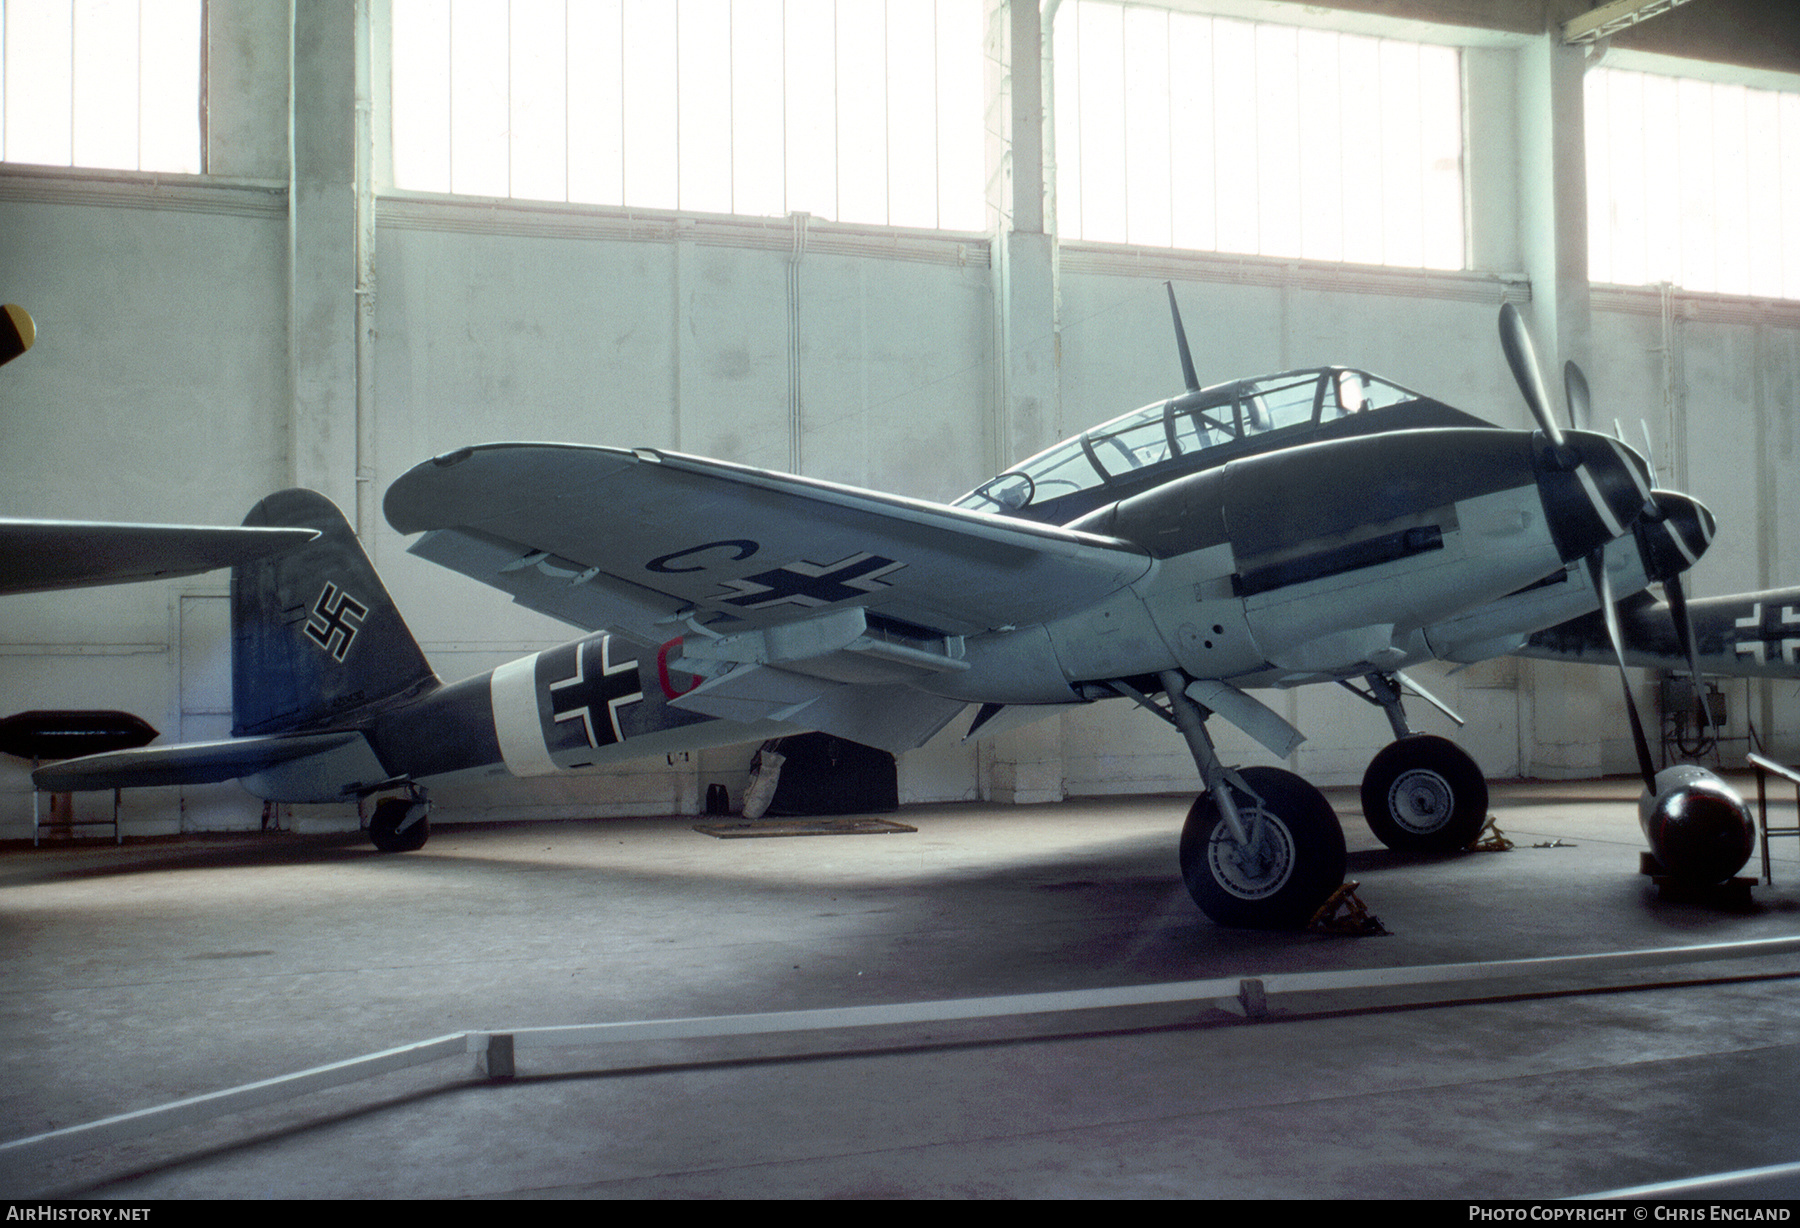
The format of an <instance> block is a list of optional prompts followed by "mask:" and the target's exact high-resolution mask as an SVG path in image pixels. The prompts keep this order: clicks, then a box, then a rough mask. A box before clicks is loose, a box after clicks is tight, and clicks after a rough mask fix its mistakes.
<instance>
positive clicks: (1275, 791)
mask: <svg viewBox="0 0 1800 1228" xmlns="http://www.w3.org/2000/svg"><path fill="white" fill-rule="evenodd" d="M1240 774H1241V775H1242V776H1243V778H1244V783H1245V784H1247V785H1249V786H1250V788H1251V789H1253V790H1255V791H1256V793H1257V794H1258V795H1260V796H1261V798H1262V804H1261V805H1260V806H1259V805H1258V804H1257V803H1256V801H1255V800H1254V799H1252V798H1247V797H1244V796H1243V795H1242V794H1241V793H1240V794H1238V795H1237V802H1238V813H1239V814H1240V815H1241V816H1242V817H1243V819H1244V821H1245V823H1246V824H1250V823H1251V822H1253V821H1254V822H1255V823H1256V830H1257V831H1258V832H1260V834H1261V840H1260V841H1259V845H1260V847H1261V848H1262V850H1263V851H1264V852H1265V856H1264V857H1263V858H1261V859H1260V861H1259V862H1258V864H1256V865H1253V866H1250V867H1246V866H1245V865H1244V863H1243V862H1242V861H1241V860H1240V859H1239V858H1238V857H1237V856H1235V853H1236V851H1237V847H1238V846H1237V842H1236V841H1235V840H1234V839H1233V838H1232V835H1231V828H1230V826H1229V825H1228V824H1227V823H1225V821H1224V818H1223V816H1222V815H1221V814H1220V813H1219V807H1218V804H1217V803H1216V802H1215V801H1214V800H1213V797H1212V794H1210V793H1202V794H1201V795H1200V796H1199V797H1198V798H1197V799H1195V801H1194V806H1193V809H1191V810H1189V811H1188V817H1187V825H1186V826H1185V827H1183V828H1182V829H1181V877H1182V878H1183V879H1184V880H1186V882H1187V889H1188V894H1189V895H1191V896H1193V897H1194V903H1196V904H1198V905H1199V906H1200V911H1201V912H1203V913H1205V914H1206V915H1207V916H1209V917H1211V918H1212V919H1213V920H1214V921H1215V922H1217V923H1218V924H1220V925H1231V926H1237V927H1239V928H1242V929H1295V928H1297V927H1299V926H1302V925H1305V924H1306V923H1307V921H1309V920H1311V919H1312V915H1313V914H1314V913H1315V912H1317V911H1318V910H1319V906H1320V905H1321V904H1323V903H1324V902H1325V901H1326V899H1328V898H1329V897H1330V895H1331V893H1332V892H1333V891H1336V890H1337V889H1338V887H1339V886H1340V885H1341V884H1342V883H1343V881H1344V829H1343V828H1342V827H1340V826H1339V825H1338V817H1337V814H1336V813H1335V812H1334V811H1333V810H1332V809H1331V803H1330V802H1328V801H1326V800H1325V795H1324V794H1322V793H1320V792H1319V791H1318V790H1317V789H1315V788H1313V787H1312V786H1311V785H1309V784H1307V783H1306V782H1305V781H1304V780H1302V779H1300V778H1299V777H1298V776H1296V775H1294V774H1293V773H1292V772H1284V771H1282V770H1281V769H1280V768H1271V767H1253V768H1245V769H1244V770H1243V772H1242V773H1240Z"/></svg>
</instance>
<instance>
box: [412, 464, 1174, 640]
mask: <svg viewBox="0 0 1800 1228" xmlns="http://www.w3.org/2000/svg"><path fill="white" fill-rule="evenodd" d="M385 510H386V512H387V517H388V520H389V522H390V523H391V524H392V525H393V526H394V528H395V529H397V530H399V531H400V532H401V533H420V532H422V533H424V534H425V536H424V537H422V538H421V539H420V540H419V541H417V542H415V543H414V544H413V546H412V547H411V552H412V553H414V554H417V555H419V556H420V557H422V558H426V559H430V560H431V561H433V562H436V563H440V564H442V565H443V566H446V567H449V568H451V569H452V570H455V571H460V572H462V573H463V574H465V575H468V576H470V577H472V578H473V579H476V580H480V581H481V582H482V583H484V584H488V585H491V586H493V587H495V588H498V589H500V590H502V591H504V592H507V593H509V594H510V595H511V596H512V598H513V600H515V601H516V602H518V603H519V604H521V605H523V606H526V607H527V608H530V609H534V610H537V611H539V612H541V613H545V614H549V615H551V616H552V617H555V618H558V619H561V620H563V621H565V622H568V623H571V624H572V625H574V626H577V627H581V628H583V629H585V630H590V631H591V630H597V629H600V628H610V629H615V630H621V631H627V632H631V633H634V634H637V635H639V636H642V637H643V638H645V639H648V640H650V641H651V642H653V643H654V642H659V641H661V640H665V639H667V638H669V637H670V636H671V635H673V634H678V633H679V627H678V626H677V624H679V623H681V622H683V621H687V620H689V619H692V620H695V621H697V622H699V623H701V624H704V625H706V626H708V627H709V629H716V630H717V631H718V632H721V633H729V632H733V631H739V630H757V629H764V628H769V627H778V626H781V625H783V624H787V623H792V622H796V621H799V620H802V619H810V618H815V617H817V616H818V615H819V614H821V613H823V612H825V611H827V610H835V609H839V608H844V609H848V608H852V607H859V608H861V609H862V610H864V611H865V613H866V614H867V615H869V616H871V618H872V619H881V620H887V621H888V622H890V623H892V624H894V625H897V626H900V627H902V628H908V629H915V630H922V631H926V632H929V633H931V634H934V635H942V636H957V635H972V634H977V633H980V632H983V631H987V630H991V629H994V628H998V627H1007V626H1019V625H1030V624H1032V623H1036V622H1041V621H1044V620H1046V619H1048V618H1050V617H1053V616H1055V615H1057V614H1059V613H1062V612H1066V611H1067V610H1068V609H1069V608H1071V607H1079V606H1081V605H1085V604H1088V603H1090V602H1094V601H1098V600H1099V599H1101V598H1102V597H1104V596H1106V595H1107V594H1108V593H1111V592H1114V591H1116V590H1118V589H1120V588H1123V587H1124V586H1125V585H1127V584H1130V583H1131V582H1132V581H1134V580H1136V579H1138V578H1140V577H1141V576H1143V575H1144V574H1145V573H1146V572H1147V571H1148V570H1149V569H1150V567H1151V566H1152V565H1153V564H1152V560H1151V559H1150V558H1149V557H1148V555H1146V554H1145V553H1144V552H1143V551H1142V550H1141V549H1139V548H1138V547H1137V546H1135V545H1132V544H1130V543H1127V542H1123V541H1119V540H1117V539H1114V538H1108V537H1101V536H1097V535H1095V534H1090V533H1082V532H1079V531H1075V530H1069V529H1063V528H1058V527H1055V526H1046V525H1040V524H1033V523H1030V522H1026V521H1017V520H1010V519H1007V518H1004V517H999V516H990V515H986V514H984V513H980V512H970V511H964V510H962V509H958V508H950V507H944V506H941V505H938V504H933V503H927V502H924V501H920V500H913V499H905V498H901V497H898V496H894V495H885V494H879V493H876V492H872V491H865V490H858V489H856V488H854V487H848V486H839V485H835V484H832V483H828V482H821V481H817V480H814V479H809V478H799V477H793V476H790V475H786V474H778V473H770V472H768V471H765V470H759V469H753V468H750V467H747V466H741V465H732V464H727V463H724V462H720V461H711V460H704V459H701V458H698V457H691V456H685V455H681V454H679V453H671V452H658V451H652V450H649V449H638V450H636V451H626V450H623V449H619V448H602V447H582V446H576V445H563V444H531V443H500V444H486V445H482V446H480V447H474V448H464V449H462V450H460V451H457V452H452V453H449V454H447V455H445V456H440V457H437V458H435V459H433V460H430V461H427V462H425V463H424V464H421V465H418V466H416V467H415V468H413V469H412V470H411V471H409V472H408V473H406V474H404V475H403V476H402V477H401V478H400V479H399V480H398V481H396V482H395V483H394V484H393V486H391V487H390V488H389V490H388V494H387V499H386V504H385Z"/></svg>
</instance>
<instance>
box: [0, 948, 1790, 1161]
mask: <svg viewBox="0 0 1800 1228" xmlns="http://www.w3.org/2000/svg"><path fill="white" fill-rule="evenodd" d="M1795 952H1800V937H1794V938H1764V939H1758V940H1756V941H1752V942H1723V943H1711V944H1707V945H1703V946H1687V947H1657V948H1653V949H1651V950H1647V951H1608V952H1601V953H1597V954H1590V955H1562V956H1549V957H1545V958H1540V959H1512V960H1500V961H1496V962H1489V963H1462V964H1426V965H1421V966H1418V967H1406V968H1354V969H1347V970H1344V971H1340V972H1280V973H1272V974H1268V975H1265V976H1260V977H1215V978H1212V979H1210V980H1201V981H1175V982H1168V983H1163V984H1156V985H1126V986H1119V987H1115V988H1108V989H1074V990H1066V991H1062V992H1057V993H1034V994H1010V995H1005V996H1000V997H988V998H953V999H947V1000H944V1001H937V1002H896V1003H887V1004H883V1005H878V1006H846V1007H832V1008H824V1009H817V1010H800V1011H774V1012H769V1013H764V1014H757V1015H710V1016H701V1017H697V1018H692V1019H653V1020H643V1021H632V1022H623V1023H594V1024H576V1025H571V1026H566V1027H542V1028H515V1029H512V1030H510V1031H498V1030H495V1031H470V1032H455V1033H451V1034H449V1035H447V1036H439V1037H435V1038H433V1039H431V1040H422V1041H417V1042H414V1043H412V1044H408V1045H401V1046H398V1047H396V1048H393V1049H384V1050H382V1051H380V1052H379V1053H371V1054H367V1055H365V1056H363V1057H355V1058H347V1059H345V1060H344V1061H341V1062H333V1063H331V1064H329V1065H326V1066H315V1067H312V1068H311V1069H309V1070H302V1071H297V1072H295V1073H294V1074H288V1075H279V1076H277V1077H275V1078H272V1079H264V1080H262V1081H260V1082H257V1083H247V1084H244V1085H243V1086H240V1087H230V1088H225V1089H224V1090H222V1091H216V1092H208V1093H206V1094H205V1095H201V1096H191V1097H188V1098H187V1099H184V1100H177V1101H173V1102H172V1103H169V1104H162V1105H155V1106H152V1107H150V1108H144V1109H137V1110H135V1111H133V1112H130V1113H121V1114H119V1115H118V1116H115V1117H106V1118H102V1119H101V1120H99V1121H92V1122H86V1123H83V1124H81V1125H75V1126H65V1127H63V1128H62V1129H60V1130H51V1131H49V1132H47V1133H44V1134H35V1135H31V1136H29V1137H27V1138H21V1139H14V1140H12V1141H11V1142H7V1143H0V1163H7V1164H18V1163H32V1162H38V1161H44V1160H49V1159H52V1158H54V1157H57V1156H61V1155H68V1154H71V1153H74V1152H78V1151H85V1150H88V1149H89V1148H93V1147H99V1146H103V1145H105V1144H107V1143H113V1142H118V1141H120V1140H121V1139H126V1138H134V1137H139V1136H142V1135H146V1134H154V1133H156V1132H157V1131H160V1130H168V1129H173V1128H174V1127H177V1126H185V1125H193V1124H195V1123H196V1122H201V1121H206V1120H208V1119H210V1118H214V1117H220V1116H223V1115H225V1114H227V1113H235V1112H239V1111H242V1110H244V1109H248V1108H255V1107H258V1106H261V1105H265V1104H271V1103H274V1102H275V1101H278V1100H285V1099H289V1098H291V1097H294V1096H300V1095H304V1094H306V1093H308V1092H315V1091H322V1090H324V1089H325V1088H328V1087H336V1086H339V1085H341V1084H344V1083H351V1082H354V1081H356V1080H358V1079H366V1078H370V1077H372V1076H374V1075H379V1074H386V1073H388V1072H390V1071H394V1070H401V1069H405V1068H406V1067H409V1066H419V1065H423V1064H425V1063H427V1062H436V1061H440V1060H442V1059H444V1058H447V1057H452V1056H455V1055H457V1054H468V1053H474V1054H480V1055H483V1058H484V1061H485V1063H486V1068H487V1070H488V1072H489V1074H491V1075H494V1076H502V1075H510V1074H512V1073H513V1071H512V1054H513V1052H514V1050H515V1049H547V1048H555V1047H564V1046H574V1045H596V1044H610V1043H617V1042H620V1041H643V1040H697V1039H703V1038H707V1037H724V1036H751V1035H774V1034H781V1033H795V1032H817V1031H825V1030H829V1029H834V1028H861V1027H879V1026H882V1025H892V1024H905V1023H944V1022H949V1021H952V1020H958V1019H997V1018H1004V1017H1008V1016H1016V1015H1042V1014H1051V1013H1055V1012H1062V1011H1083V1010H1104V1009H1107V1008H1117V1007H1126V1006H1151V1005H1158V1004H1166V1003H1173V1002H1218V1003H1219V1004H1221V1005H1228V1006H1235V1007H1237V1008H1238V1009H1251V1010H1252V1013H1254V1011H1255V1010H1256V1009H1260V1007H1261V1005H1262V1003H1263V1002H1264V1001H1265V1000H1266V996H1267V995H1271V994H1283V993H1307V992H1317V991H1321V990H1353V989H1372V988H1379V987H1392V986H1400V985H1433V984H1446V983H1453V982H1471V981H1495V980H1508V979H1515V978H1518V977H1526V976H1555V975H1567V974H1571V973H1583V972H1596V971H1602V970H1613V969H1623V968H1641V967H1656V966H1664V965H1672V964H1688V963H1702V962H1707V961H1712V960H1724V959H1757V958H1763V957H1767V956H1772V955H1787V954H1792V953H1795ZM1253 1004H1254V1006H1253Z"/></svg>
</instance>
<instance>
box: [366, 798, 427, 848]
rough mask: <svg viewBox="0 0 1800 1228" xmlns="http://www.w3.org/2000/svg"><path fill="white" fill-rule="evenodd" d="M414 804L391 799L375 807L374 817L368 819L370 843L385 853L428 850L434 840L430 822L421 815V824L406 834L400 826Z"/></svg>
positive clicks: (410, 800)
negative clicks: (427, 846) (431, 839)
mask: <svg viewBox="0 0 1800 1228" xmlns="http://www.w3.org/2000/svg"><path fill="white" fill-rule="evenodd" d="M423 804H424V803H422V802H419V803H415V802H414V801H412V799H410V798H405V797H390V798H387V799H386V800H385V801H381V802H377V803H376V804H375V813H374V815H373V816H371V817H370V819H369V839H370V841H372V842H373V843H374V845H375V847H376V848H378V849H380V850H381V851H382V852H384V853H411V852H415V851H417V850H418V849H422V848H424V847H425V841H426V840H428V839H430V838H431V819H430V817H429V816H427V815H420V816H419V821H418V822H417V823H414V824H413V825H412V826H411V827H409V828H407V829H406V830H405V831H401V830H400V824H401V823H402V822H403V821H404V820H405V819H406V812H407V811H408V810H411V809H412V808H413V806H414V805H423Z"/></svg>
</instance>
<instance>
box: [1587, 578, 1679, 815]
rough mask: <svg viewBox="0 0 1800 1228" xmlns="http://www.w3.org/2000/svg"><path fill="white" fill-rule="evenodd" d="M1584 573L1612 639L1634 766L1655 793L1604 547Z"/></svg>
mask: <svg viewBox="0 0 1800 1228" xmlns="http://www.w3.org/2000/svg"><path fill="white" fill-rule="evenodd" d="M1588 574H1589V575H1591V576H1592V577H1593V580H1594V592H1595V593H1596V594H1598V595H1599V598H1600V612H1601V614H1602V615H1603V616H1604V617H1605V619H1606V636H1607V638H1608V639H1610V640H1611V641H1612V649H1613V657H1614V659H1616V660H1617V661H1618V663H1619V686H1620V687H1621V688H1622V689H1623V690H1624V692H1625V715H1626V716H1628V717H1630V718H1631V740H1632V744H1633V745H1634V746H1636V747H1637V757H1638V770H1639V771H1641V772H1642V773H1643V775H1644V788H1646V789H1648V790H1649V791H1650V792H1652V793H1655V792H1656V761H1655V760H1654V759H1653V758H1651V756H1650V739H1649V738H1647V737H1645V736H1644V722H1643V721H1642V720H1641V719H1640V718H1639V717H1638V710H1637V700H1636V699H1635V698H1633V696H1632V694H1631V675H1630V674H1628V673H1627V672H1626V670H1625V637H1624V635H1623V634H1622V633H1621V632H1620V630H1619V611H1618V607H1616V606H1615V605H1614V604H1613V593H1612V580H1611V579H1610V578H1609V577H1608V576H1607V574H1606V551H1605V550H1596V551H1594V553H1592V554H1590V555H1589V556H1588ZM1683 608H1684V609H1685V608H1686V607H1685V606H1684V607H1683Z"/></svg>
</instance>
